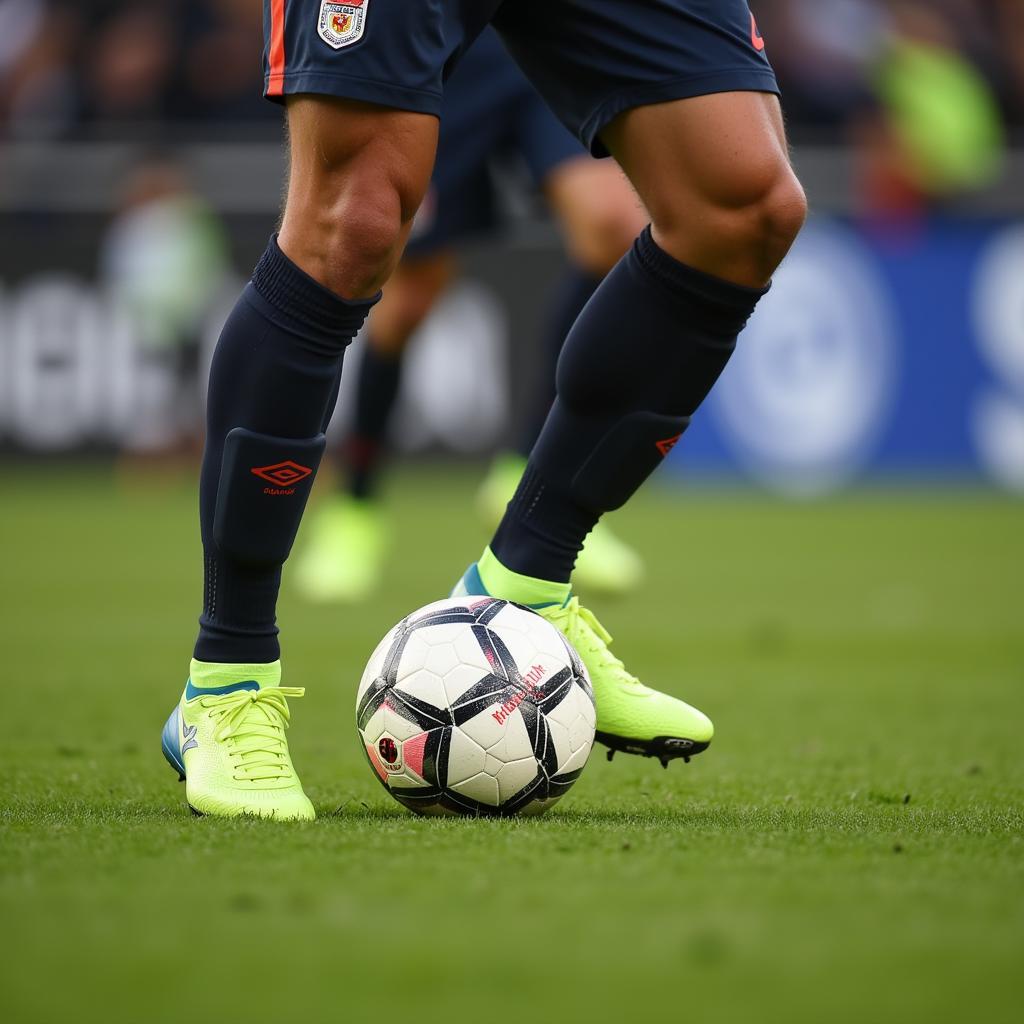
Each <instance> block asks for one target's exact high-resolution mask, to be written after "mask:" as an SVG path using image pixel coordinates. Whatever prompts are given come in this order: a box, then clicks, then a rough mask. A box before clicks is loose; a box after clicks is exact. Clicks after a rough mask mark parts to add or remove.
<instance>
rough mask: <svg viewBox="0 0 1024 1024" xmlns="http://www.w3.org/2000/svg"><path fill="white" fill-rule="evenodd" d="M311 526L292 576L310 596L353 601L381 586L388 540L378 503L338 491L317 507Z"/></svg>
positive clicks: (316, 600) (323, 601) (312, 597)
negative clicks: (341, 493)
mask: <svg viewBox="0 0 1024 1024" xmlns="http://www.w3.org/2000/svg"><path fill="white" fill-rule="evenodd" d="M310 526H311V530H312V533H311V537H310V540H309V543H308V544H307V546H306V547H305V549H304V550H303V551H302V552H301V553H300V554H299V555H298V558H297V559H296V563H295V566H294V570H293V575H292V579H293V581H294V583H295V585H296V587H298V589H299V591H300V592H301V593H302V595H303V596H304V597H305V598H306V599H307V600H309V601H315V602H319V603H324V604H327V603H332V602H337V603H348V604H351V603H355V602H357V601H361V600H362V599H363V598H365V597H368V596H369V595H370V594H372V593H373V592H374V591H375V590H376V589H377V588H378V587H379V586H380V583H381V578H382V575H383V565H384V555H385V549H386V547H387V544H386V530H385V524H384V519H383V516H382V515H381V512H380V510H379V508H378V507H377V505H376V504H375V503H373V502H371V501H363V500H360V499H358V498H351V497H348V496H346V495H336V496H334V497H331V498H329V499H328V500H327V501H325V502H323V503H322V504H321V506H320V507H319V508H317V509H316V510H315V512H314V515H313V521H312V523H311V524H310Z"/></svg>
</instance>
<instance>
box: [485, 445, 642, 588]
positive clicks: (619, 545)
mask: <svg viewBox="0 0 1024 1024" xmlns="http://www.w3.org/2000/svg"><path fill="white" fill-rule="evenodd" d="M525 468H526V459H524V458H523V457H522V456H521V455H515V454H511V453H507V454H504V455H499V456H498V457H497V458H496V459H495V460H494V461H493V462H492V463H491V468H490V470H489V471H488V473H487V476H486V477H484V481H483V483H482V484H481V485H480V490H479V491H478V492H477V507H478V508H479V510H480V514H481V515H482V517H483V519H484V522H485V523H486V524H487V526H488V527H490V528H491V529H493V528H494V527H496V526H497V525H498V523H500V522H501V517H502V516H503V515H504V514H505V506H506V505H507V504H508V503H509V501H510V500H511V499H512V495H513V494H515V490H516V487H518V486H519V480H520V478H521V477H522V475H523V470H524V469H525ZM643 578H644V563H643V560H642V559H641V558H640V556H639V555H638V554H637V552H636V551H635V550H634V549H633V548H631V547H630V546H629V545H628V544H627V543H626V542H625V541H623V540H622V539H621V538H620V537H618V536H617V535H616V533H615V532H614V530H612V528H611V527H610V526H609V525H608V523H607V522H605V521H604V520H602V521H601V522H599V523H598V524H597V526H595V527H594V529H593V530H592V531H591V532H590V535H589V536H588V537H587V539H586V541H585V542H584V544H583V550H582V551H580V553H579V556H578V557H577V559H576V568H575V570H574V571H573V574H572V579H573V583H574V584H576V586H578V587H580V588H581V589H583V590H587V591H590V592H592V593H599V594H607V595H609V596H619V595H622V594H627V593H629V592H630V591H633V590H636V588H637V587H638V586H640V584H641V583H642V582H643Z"/></svg>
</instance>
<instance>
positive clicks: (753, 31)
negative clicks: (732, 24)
mask: <svg viewBox="0 0 1024 1024" xmlns="http://www.w3.org/2000/svg"><path fill="white" fill-rule="evenodd" d="M750 41H751V42H752V43H753V44H754V49H755V50H757V52H758V53H761V52H762V51H763V50H764V40H763V39H762V38H761V33H760V31H759V30H758V27H757V18H755V17H754V12H753V11H751V12H750Z"/></svg>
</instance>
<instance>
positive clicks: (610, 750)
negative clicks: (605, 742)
mask: <svg viewBox="0 0 1024 1024" xmlns="http://www.w3.org/2000/svg"><path fill="white" fill-rule="evenodd" d="M614 757H615V748H614V747H609V748H608V760H609V761H611V760H613V759H614Z"/></svg>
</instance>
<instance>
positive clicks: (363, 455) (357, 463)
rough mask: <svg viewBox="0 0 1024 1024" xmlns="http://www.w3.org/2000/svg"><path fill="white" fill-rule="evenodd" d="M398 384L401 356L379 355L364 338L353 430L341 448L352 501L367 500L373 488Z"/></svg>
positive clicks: (398, 354) (394, 354)
mask: <svg viewBox="0 0 1024 1024" xmlns="http://www.w3.org/2000/svg"><path fill="white" fill-rule="evenodd" d="M401 383H402V353H401V352H396V353H390V352H380V351H378V350H377V349H375V348H374V347H373V344H372V340H371V339H367V345H366V349H365V350H364V352H363V359H362V362H361V363H360V364H359V382H358V387H357V388H356V406H355V415H354V416H353V418H352V428H351V430H350V431H349V435H348V437H347V438H346V439H345V442H344V443H343V444H342V446H341V462H342V467H343V470H344V475H343V478H342V486H347V487H348V490H349V493H350V494H351V495H352V496H353V497H355V498H370V497H372V496H373V493H374V491H375V489H376V484H377V478H378V475H379V471H380V464H381V460H382V458H383V456H384V450H385V444H386V441H387V431H388V424H389V423H390V421H391V413H392V411H393V410H394V407H395V403H396V402H397V401H398V389H399V387H400V386H401Z"/></svg>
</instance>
